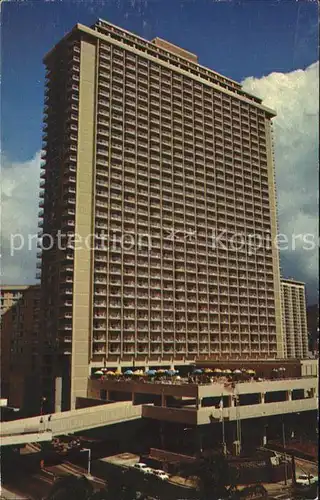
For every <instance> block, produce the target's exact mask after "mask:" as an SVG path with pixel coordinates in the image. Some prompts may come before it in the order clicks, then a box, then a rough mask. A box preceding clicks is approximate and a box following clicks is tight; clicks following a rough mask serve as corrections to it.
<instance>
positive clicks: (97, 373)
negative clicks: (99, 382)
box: [94, 370, 103, 375]
mask: <svg viewBox="0 0 320 500" xmlns="http://www.w3.org/2000/svg"><path fill="white" fill-rule="evenodd" d="M94 375H103V371H102V370H97V371H96V372H94Z"/></svg>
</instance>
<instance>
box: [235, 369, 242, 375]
mask: <svg viewBox="0 0 320 500" xmlns="http://www.w3.org/2000/svg"><path fill="white" fill-rule="evenodd" d="M233 373H234V374H235V375H241V373H242V371H241V370H239V369H237V370H233Z"/></svg>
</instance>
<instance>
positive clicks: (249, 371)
mask: <svg viewBox="0 0 320 500" xmlns="http://www.w3.org/2000/svg"><path fill="white" fill-rule="evenodd" d="M255 373H256V372H255V371H254V370H247V374H248V375H255Z"/></svg>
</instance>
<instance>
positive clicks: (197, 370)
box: [193, 368, 203, 375]
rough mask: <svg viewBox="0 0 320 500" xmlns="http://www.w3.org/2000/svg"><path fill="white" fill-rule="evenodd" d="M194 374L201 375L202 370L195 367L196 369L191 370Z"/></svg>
mask: <svg viewBox="0 0 320 500" xmlns="http://www.w3.org/2000/svg"><path fill="white" fill-rule="evenodd" d="M193 373H194V374H195V375H201V373H203V371H202V370H201V368H197V369H196V370H194V372H193Z"/></svg>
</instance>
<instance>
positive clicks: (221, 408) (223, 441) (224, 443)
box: [220, 394, 227, 456]
mask: <svg viewBox="0 0 320 500" xmlns="http://www.w3.org/2000/svg"><path fill="white" fill-rule="evenodd" d="M220 411H221V417H220V421H221V423H222V450H223V454H224V456H226V454H227V445H226V434H225V422H224V412H223V394H221V400H220Z"/></svg>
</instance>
